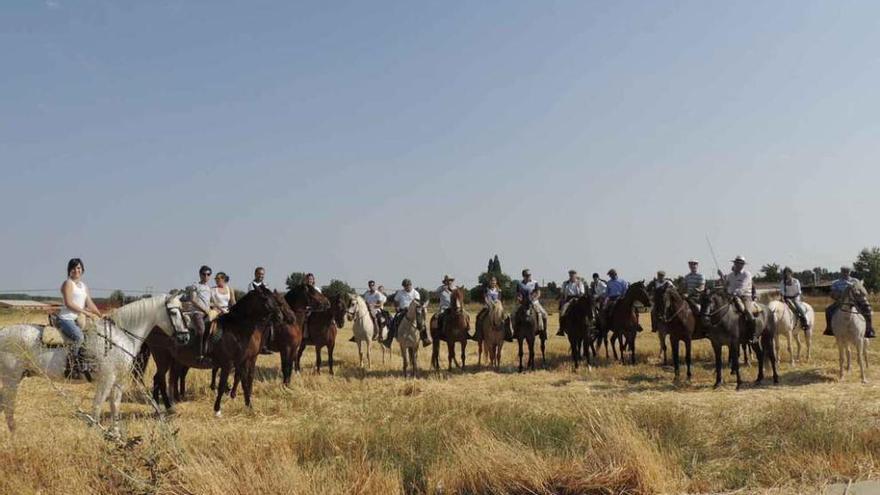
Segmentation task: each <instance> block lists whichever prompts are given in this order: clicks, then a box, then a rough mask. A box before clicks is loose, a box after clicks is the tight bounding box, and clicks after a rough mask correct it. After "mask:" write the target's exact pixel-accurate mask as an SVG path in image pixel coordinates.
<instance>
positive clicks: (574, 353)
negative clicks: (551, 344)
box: [568, 334, 580, 371]
mask: <svg viewBox="0 0 880 495" xmlns="http://www.w3.org/2000/svg"><path fill="white" fill-rule="evenodd" d="M568 345H569V347H570V348H571V362H572V364H573V365H574V371H577V370H578V361H580V349H578V345H577V342H575V341H574V337H573V336H572V335H571V334H569V336H568Z"/></svg>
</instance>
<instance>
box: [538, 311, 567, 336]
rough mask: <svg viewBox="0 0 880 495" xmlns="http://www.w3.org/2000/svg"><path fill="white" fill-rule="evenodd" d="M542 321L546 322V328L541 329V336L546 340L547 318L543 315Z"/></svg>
mask: <svg viewBox="0 0 880 495" xmlns="http://www.w3.org/2000/svg"><path fill="white" fill-rule="evenodd" d="M541 321H542V322H544V326H543V327H542V328H541V334H542V335H543V336H544V339H545V340H546V339H547V317H546V316H544V315H543V314H542V315H541ZM563 335H565V334H563Z"/></svg>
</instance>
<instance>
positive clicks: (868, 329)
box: [862, 311, 875, 339]
mask: <svg viewBox="0 0 880 495" xmlns="http://www.w3.org/2000/svg"><path fill="white" fill-rule="evenodd" d="M862 316H864V317H865V338H866V339H873V338H874V337H875V335H874V326H873V325H872V324H871V312H870V311H866V312H865V313H864V314H863V315H862Z"/></svg>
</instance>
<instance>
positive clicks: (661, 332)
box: [657, 329, 678, 375]
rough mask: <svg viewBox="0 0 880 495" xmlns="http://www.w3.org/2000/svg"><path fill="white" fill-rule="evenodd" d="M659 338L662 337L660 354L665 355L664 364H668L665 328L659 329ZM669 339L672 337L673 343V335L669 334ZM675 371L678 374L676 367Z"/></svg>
mask: <svg viewBox="0 0 880 495" xmlns="http://www.w3.org/2000/svg"><path fill="white" fill-rule="evenodd" d="M657 338H659V339H660V355H661V356H663V366H666V335H665V334H664V332H663V330H660V329H657ZM669 339H670V343H672V342H671V341H672V339H673V337H672V335H670V336H669ZM673 348H674V346H673ZM672 359H673V362H674V361H675V358H674V357H673V358H672ZM675 371H676V375H678V369H676V370H675Z"/></svg>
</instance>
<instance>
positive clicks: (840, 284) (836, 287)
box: [823, 266, 874, 339]
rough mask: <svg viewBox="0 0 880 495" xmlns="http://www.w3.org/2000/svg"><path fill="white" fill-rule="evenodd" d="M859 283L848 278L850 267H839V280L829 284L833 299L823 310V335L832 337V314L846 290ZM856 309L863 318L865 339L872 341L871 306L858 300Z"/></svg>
mask: <svg viewBox="0 0 880 495" xmlns="http://www.w3.org/2000/svg"><path fill="white" fill-rule="evenodd" d="M857 283H860V281H859V279H857V278H855V277H852V276H850V267H848V266H842V267H840V278H838V279H837V280H835V281H834V283H833V284H831V298H832V299H834V302H833V303H831V305H830V306H828V308H826V309H825V332H824V333H823V335H834V331H833V330H832V328H831V318H832V317H833V316H834V313H835V312H837V310H838V309H839V308H840V303H841V300H840V299H841V298H842V297H843V294H844V292H846V289H847V288H848V287H849V286H851V285H854V284H857ZM855 304H856V308H858V310H859V313H861V314H862V316H864V317H865V338H868V339H873V338H874V327H873V326H872V325H871V305H870V304H869V303H868V300H867V299H860V300H857V301H855Z"/></svg>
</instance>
